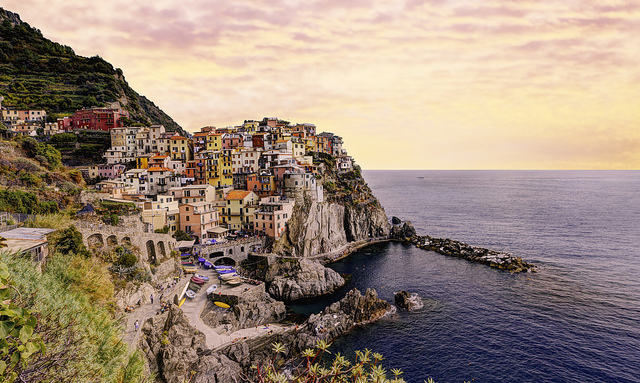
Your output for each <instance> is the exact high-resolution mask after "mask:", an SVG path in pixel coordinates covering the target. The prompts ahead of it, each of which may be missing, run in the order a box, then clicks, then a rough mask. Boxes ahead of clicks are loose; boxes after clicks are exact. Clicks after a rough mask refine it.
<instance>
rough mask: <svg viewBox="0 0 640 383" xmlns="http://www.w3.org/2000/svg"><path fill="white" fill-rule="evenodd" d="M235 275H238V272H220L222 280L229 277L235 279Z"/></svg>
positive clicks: (226, 279)
mask: <svg viewBox="0 0 640 383" xmlns="http://www.w3.org/2000/svg"><path fill="white" fill-rule="evenodd" d="M237 277H239V275H238V274H236V273H229V274H222V275H220V279H222V280H223V281H228V280H231V279H236V278H237Z"/></svg>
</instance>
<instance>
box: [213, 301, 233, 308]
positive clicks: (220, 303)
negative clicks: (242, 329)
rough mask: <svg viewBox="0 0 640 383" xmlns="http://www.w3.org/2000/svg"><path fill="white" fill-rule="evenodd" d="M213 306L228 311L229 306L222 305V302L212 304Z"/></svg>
mask: <svg viewBox="0 0 640 383" xmlns="http://www.w3.org/2000/svg"><path fill="white" fill-rule="evenodd" d="M213 304H214V305H216V306H218V307H222V308H223V309H228V308H229V307H231V306H229V305H228V304H226V303H224V302H213Z"/></svg>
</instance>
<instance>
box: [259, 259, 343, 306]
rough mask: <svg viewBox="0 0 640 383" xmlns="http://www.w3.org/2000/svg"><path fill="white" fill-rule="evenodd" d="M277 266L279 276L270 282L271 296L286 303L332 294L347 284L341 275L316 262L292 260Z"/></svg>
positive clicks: (281, 262)
mask: <svg viewBox="0 0 640 383" xmlns="http://www.w3.org/2000/svg"><path fill="white" fill-rule="evenodd" d="M275 265H276V267H277V268H278V270H277V275H276V276H275V277H274V278H273V279H272V280H271V281H270V284H269V294H270V295H271V296H272V297H274V298H275V299H278V300H282V301H285V302H292V301H296V300H300V299H307V298H315V297H319V296H321V295H325V294H330V293H332V292H334V291H335V290H336V289H338V288H340V287H342V286H344V284H345V280H344V278H342V276H341V275H340V274H338V273H337V272H336V271H334V270H332V269H330V268H328V267H325V266H323V265H322V264H321V263H319V262H316V261H311V260H306V259H300V260H297V259H292V260H289V261H278V262H275Z"/></svg>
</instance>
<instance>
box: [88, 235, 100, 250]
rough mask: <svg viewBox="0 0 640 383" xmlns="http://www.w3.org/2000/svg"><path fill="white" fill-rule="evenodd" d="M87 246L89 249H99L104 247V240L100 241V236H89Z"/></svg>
mask: <svg viewBox="0 0 640 383" xmlns="http://www.w3.org/2000/svg"><path fill="white" fill-rule="evenodd" d="M87 245H89V248H90V249H100V248H102V246H104V240H103V239H102V234H99V233H96V234H91V235H90V236H89V237H88V238H87Z"/></svg>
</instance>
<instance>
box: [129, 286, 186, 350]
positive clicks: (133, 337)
mask: <svg viewBox="0 0 640 383" xmlns="http://www.w3.org/2000/svg"><path fill="white" fill-rule="evenodd" d="M188 281H189V279H188V278H185V277H182V278H181V280H180V281H179V282H178V283H177V284H176V285H174V286H173V287H172V288H170V289H168V290H167V289H165V290H164V291H163V292H161V293H157V292H156V293H153V296H154V297H155V299H154V301H153V304H151V303H147V304H144V305H142V306H140V307H138V308H136V309H135V310H134V311H133V312H130V313H126V314H125V316H124V326H125V330H124V341H125V342H127V343H128V344H129V347H130V348H131V349H135V348H136V345H137V344H138V340H139V339H140V333H141V329H142V325H143V324H144V322H145V321H146V320H147V319H149V318H151V317H152V316H154V315H156V313H157V312H158V311H159V310H160V300H159V297H160V295H161V294H162V295H163V296H164V297H165V298H163V299H165V300H173V296H174V294H180V293H181V292H182V289H183V288H184V286H185V284H186V283H188ZM171 303H173V302H171ZM136 320H138V321H139V322H138V323H139V324H140V328H138V331H135V328H134V323H136Z"/></svg>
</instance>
